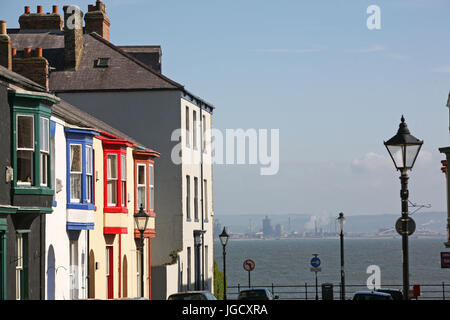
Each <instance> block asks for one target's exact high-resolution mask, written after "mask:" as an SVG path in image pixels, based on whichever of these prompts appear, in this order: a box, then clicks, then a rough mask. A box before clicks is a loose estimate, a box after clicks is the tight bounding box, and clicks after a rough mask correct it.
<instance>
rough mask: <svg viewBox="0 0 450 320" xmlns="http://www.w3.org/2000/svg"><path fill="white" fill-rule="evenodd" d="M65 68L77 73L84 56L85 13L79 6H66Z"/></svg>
mask: <svg viewBox="0 0 450 320" xmlns="http://www.w3.org/2000/svg"><path fill="white" fill-rule="evenodd" d="M63 9H64V68H65V69H66V70H72V71H76V70H78V66H79V64H80V61H81V57H82V56H83V50H84V39H83V12H82V11H81V10H80V8H78V7H77V6H64V8H63Z"/></svg>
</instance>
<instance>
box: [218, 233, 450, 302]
mask: <svg viewBox="0 0 450 320" xmlns="http://www.w3.org/2000/svg"><path fill="white" fill-rule="evenodd" d="M445 241H446V239H445V237H444V236H443V237H442V238H412V237H411V238H410V239H409V274H410V285H411V288H412V286H413V285H414V284H420V285H421V291H422V294H421V298H429V299H436V300H437V299H450V269H445V268H441V260H440V253H441V252H444V251H449V249H446V248H445V247H444V242H445ZM222 252H223V251H222V245H221V244H220V241H219V240H216V241H215V243H214V259H215V261H216V262H217V264H218V267H219V270H220V271H223V254H222ZM313 254H317V255H318V257H319V259H320V260H321V265H320V267H321V271H320V272H317V284H318V288H319V289H318V291H320V292H321V290H320V289H321V286H322V284H324V283H331V284H333V285H334V289H333V292H334V298H335V299H336V298H337V297H338V296H339V286H338V285H339V283H340V263H341V262H340V261H341V260H340V240H339V238H338V237H336V238H335V239H334V238H332V239H320V238H319V239H279V240H276V239H266V240H262V239H258V240H246V239H235V240H234V239H232V238H230V239H229V241H228V244H227V246H226V271H227V279H228V287H237V286H240V287H243V286H248V283H249V272H247V271H246V270H244V268H243V263H244V261H245V260H246V259H251V260H253V261H254V263H255V268H254V270H253V271H251V273H250V285H251V286H252V287H267V288H269V289H271V288H272V285H273V286H274V288H275V289H274V290H273V291H274V293H275V294H276V295H279V298H280V299H297V298H298V299H304V298H307V299H314V297H315V292H314V291H315V277H316V273H315V272H312V271H311V265H310V262H311V259H312V258H313ZM402 257H403V255H402V243H401V239H400V238H391V239H390V238H367V239H365V238H346V239H345V240H344V262H345V263H344V265H345V283H346V298H347V299H349V298H351V296H352V293H354V292H355V291H358V290H367V289H368V288H367V283H368V278H369V277H370V276H371V275H373V274H374V273H373V272H374V271H373V267H370V266H378V267H379V269H378V270H379V275H380V284H381V287H390V288H398V289H401V286H402V281H403V280H402V279H403V268H402V261H403V260H402V259H403V258H402ZM368 268H369V270H368ZM370 268H372V269H370ZM368 271H369V273H368ZM372 278H373V277H372ZM373 283H374V282H373V281H370V282H369V284H373ZM305 284H306V287H307V288H306V289H305ZM278 286H281V287H278ZM283 286H288V287H289V288H283ZM292 286H298V288H296V287H294V288H293V287H292ZM305 291H306V295H305ZM228 292H229V296H230V297H229V298H231V299H232V298H233V297H234V298H235V297H236V294H237V292H238V289H236V288H229V289H228ZM283 292H287V293H283ZM320 292H319V294H320ZM308 294H309V296H308Z"/></svg>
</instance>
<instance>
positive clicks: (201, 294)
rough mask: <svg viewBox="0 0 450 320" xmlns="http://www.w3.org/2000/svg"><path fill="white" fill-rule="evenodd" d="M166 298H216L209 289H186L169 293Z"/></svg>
mask: <svg viewBox="0 0 450 320" xmlns="http://www.w3.org/2000/svg"><path fill="white" fill-rule="evenodd" d="M167 300H217V298H216V297H215V296H214V295H213V294H212V293H211V292H209V291H187V292H178V293H174V294H171V295H170V296H169V298H167Z"/></svg>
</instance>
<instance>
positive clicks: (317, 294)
mask: <svg viewBox="0 0 450 320" xmlns="http://www.w3.org/2000/svg"><path fill="white" fill-rule="evenodd" d="M314 273H315V274H316V300H319V293H318V285H317V271H315V272H314Z"/></svg>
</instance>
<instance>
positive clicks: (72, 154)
mask: <svg viewBox="0 0 450 320" xmlns="http://www.w3.org/2000/svg"><path fill="white" fill-rule="evenodd" d="M65 132H66V139H67V181H68V185H67V208H69V209H82V210H94V209H95V205H94V181H93V179H94V178H93V176H94V149H93V147H92V145H93V137H94V136H96V135H98V132H96V131H92V130H91V129H81V128H66V129H65Z"/></svg>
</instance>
